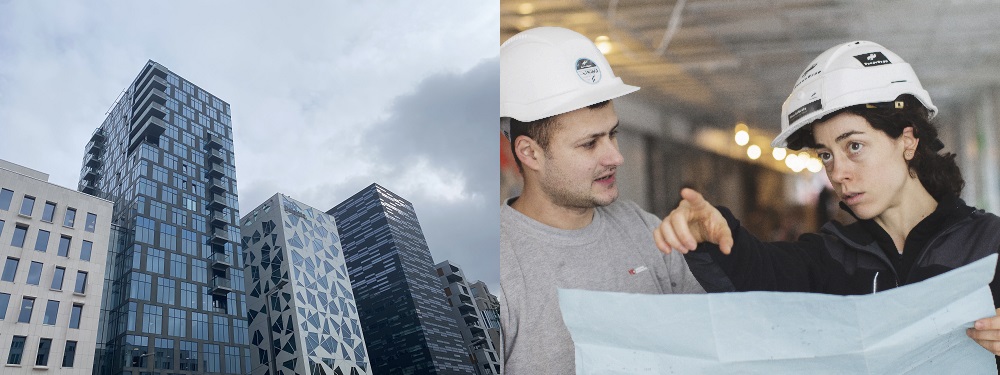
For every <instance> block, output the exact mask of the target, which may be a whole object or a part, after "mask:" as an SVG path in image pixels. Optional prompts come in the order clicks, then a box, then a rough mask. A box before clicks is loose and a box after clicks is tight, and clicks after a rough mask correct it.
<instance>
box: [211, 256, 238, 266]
mask: <svg viewBox="0 0 1000 375" xmlns="http://www.w3.org/2000/svg"><path fill="white" fill-rule="evenodd" d="M232 265H233V264H232V262H231V261H230V260H229V254H226V253H212V268H215V269H219V270H225V269H227V268H229V267H231V266H232Z"/></svg>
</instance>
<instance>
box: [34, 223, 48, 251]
mask: <svg viewBox="0 0 1000 375" xmlns="http://www.w3.org/2000/svg"><path fill="white" fill-rule="evenodd" d="M48 247H49V231H47V230H41V229H39V230H38V239H36V240H35V250H38V251H41V252H43V253H44V252H45V250H46V249H48Z"/></svg>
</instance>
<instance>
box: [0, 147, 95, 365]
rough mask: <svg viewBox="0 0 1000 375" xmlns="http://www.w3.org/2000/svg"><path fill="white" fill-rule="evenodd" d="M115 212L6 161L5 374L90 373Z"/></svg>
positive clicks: (0, 183) (1, 283)
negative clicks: (112, 214)
mask: <svg viewBox="0 0 1000 375" xmlns="http://www.w3.org/2000/svg"><path fill="white" fill-rule="evenodd" d="M111 212H112V203H111V202H109V201H106V200H104V199H100V198H96V197H93V196H90V195H87V194H83V193H80V192H77V191H74V190H72V189H67V188H65V187H62V186H58V185H55V184H51V183H49V182H48V175H46V174H44V173H41V172H38V171H35V170H32V169H28V168H25V167H23V166H20V165H16V164H13V163H9V162H7V161H4V160H0V258H2V259H0V260H2V261H3V265H2V268H3V270H2V272H3V273H2V276H0V359H2V360H3V361H4V362H3V367H0V373H3V374H41V373H47V372H48V373H58V374H76V375H84V374H86V375H89V374H90V373H91V371H92V368H93V364H94V349H95V344H96V342H97V323H98V319H99V316H100V307H101V296H102V293H103V290H102V289H101V283H102V282H103V280H104V271H105V258H106V257H107V249H108V242H109V238H110V233H111Z"/></svg>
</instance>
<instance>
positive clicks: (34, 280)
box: [0, 257, 87, 294]
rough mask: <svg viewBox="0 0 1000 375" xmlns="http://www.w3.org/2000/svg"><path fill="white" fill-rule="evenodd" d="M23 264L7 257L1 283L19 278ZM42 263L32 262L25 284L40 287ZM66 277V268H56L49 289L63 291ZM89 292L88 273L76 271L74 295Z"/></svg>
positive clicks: (17, 259)
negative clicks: (19, 269)
mask: <svg viewBox="0 0 1000 375" xmlns="http://www.w3.org/2000/svg"><path fill="white" fill-rule="evenodd" d="M20 264H21V259H19V258H14V257H7V261H6V262H5V263H4V266H3V274H2V275H0V281H7V282H14V279H15V278H16V277H17V269H18V266H19V265H20ZM42 267H43V265H42V263H41V262H34V261H33V262H31V265H29V266H28V278H27V279H26V280H25V283H26V284H28V285H38V284H39V283H40V282H41V278H42ZM65 275H66V268H65V267H60V266H56V267H55V271H54V272H53V273H52V283H51V284H50V286H49V289H52V290H62V288H63V278H64V276H65ZM86 292H87V272H86V271H76V285H75V286H74V287H73V293H78V294H86Z"/></svg>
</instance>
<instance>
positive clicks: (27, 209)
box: [0, 189, 97, 233]
mask: <svg viewBox="0 0 1000 375" xmlns="http://www.w3.org/2000/svg"><path fill="white" fill-rule="evenodd" d="M13 197H14V191H13V190H8V189H0V210H4V211H9V210H10V203H11V200H12V199H13ZM56 206H57V205H56V203H54V202H49V201H45V206H44V207H45V208H44V209H43V210H42V221H44V222H46V223H51V222H52V220H53V219H54V217H55V213H56ZM34 209H35V197H33V196H30V195H24V197H23V198H22V199H21V209H20V211H18V213H19V214H21V215H24V216H28V217H31V215H32V212H33V211H34ZM75 223H76V209H75V208H72V207H66V211H65V213H64V215H63V226H64V227H68V228H72V227H73V226H74V225H75ZM96 227H97V215H95V214H93V213H90V212H88V213H87V221H86V224H85V225H84V228H83V229H84V230H85V231H87V232H91V233H93V232H94V230H95V229H96Z"/></svg>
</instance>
